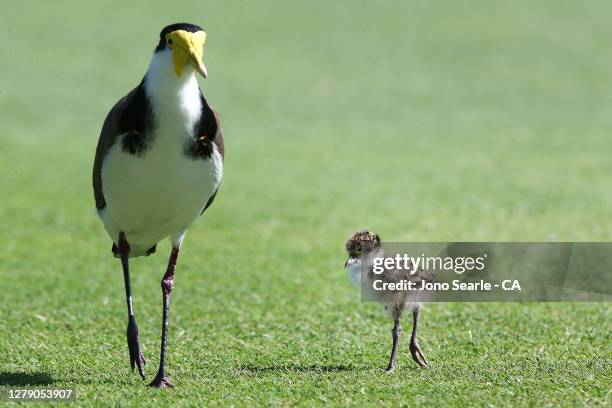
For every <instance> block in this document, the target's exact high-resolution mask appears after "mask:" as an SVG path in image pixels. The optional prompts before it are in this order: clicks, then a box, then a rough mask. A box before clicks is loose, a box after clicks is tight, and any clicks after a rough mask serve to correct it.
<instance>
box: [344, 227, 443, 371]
mask: <svg viewBox="0 0 612 408" xmlns="http://www.w3.org/2000/svg"><path fill="white" fill-rule="evenodd" d="M346 251H347V252H348V255H349V258H348V260H347V261H346V264H345V265H344V267H345V268H346V269H347V271H348V273H349V277H350V278H351V280H352V281H353V283H355V284H356V285H359V286H360V287H361V290H362V296H363V297H365V298H368V299H370V300H373V301H376V302H378V303H380V304H382V305H384V307H385V310H386V311H387V312H388V313H389V314H390V315H391V317H392V318H393V322H394V325H393V329H392V330H391V334H392V336H393V345H392V347H391V357H390V359H389V365H388V366H387V369H386V371H393V370H394V369H395V366H396V361H397V348H398V346H399V341H400V336H401V334H402V327H401V326H400V318H401V316H402V312H403V311H404V309H405V308H406V307H409V308H411V309H412V321H413V326H412V335H411V336H410V347H409V348H410V354H411V355H412V359H413V360H414V361H416V363H417V364H418V365H420V366H421V367H427V366H428V363H427V360H426V359H425V356H424V355H423V352H422V351H421V348H420V347H419V342H418V340H417V333H418V330H419V314H420V312H421V302H420V300H421V296H419V295H422V293H419V292H418V291H410V290H375V285H374V281H376V280H380V281H381V282H379V283H378V284H377V285H376V287H381V285H382V284H384V283H388V284H393V283H395V284H400V283H402V282H414V283H415V284H416V287H417V288H418V287H420V286H421V282H422V281H423V280H425V281H431V280H432V279H433V277H432V276H431V275H429V274H428V273H425V272H424V271H423V270H421V269H418V268H417V270H416V271H412V269H413V268H412V267H411V265H409V266H408V268H401V269H399V268H398V267H394V268H391V269H387V268H385V269H384V271H383V272H382V273H380V274H376V273H374V260H375V259H376V258H387V257H389V256H390V255H388V254H385V251H384V249H383V248H382V245H381V241H380V237H379V236H378V235H377V234H375V233H373V232H370V231H361V232H357V233H356V234H355V235H353V236H352V237H351V238H350V239H349V240H348V241H347V242H346ZM413 272H414V273H413ZM387 287H388V286H387Z"/></svg>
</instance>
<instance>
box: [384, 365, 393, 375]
mask: <svg viewBox="0 0 612 408" xmlns="http://www.w3.org/2000/svg"><path fill="white" fill-rule="evenodd" d="M394 371H395V364H393V365H391V364H389V365H388V366H387V368H385V372H387V373H392V372H394Z"/></svg>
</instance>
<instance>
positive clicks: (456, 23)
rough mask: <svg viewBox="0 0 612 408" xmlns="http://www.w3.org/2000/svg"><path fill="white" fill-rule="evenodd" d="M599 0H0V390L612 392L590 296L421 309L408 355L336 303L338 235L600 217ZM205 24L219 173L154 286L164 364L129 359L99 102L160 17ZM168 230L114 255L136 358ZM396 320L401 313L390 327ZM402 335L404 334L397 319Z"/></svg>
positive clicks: (407, 395) (409, 399) (116, 401)
mask: <svg viewBox="0 0 612 408" xmlns="http://www.w3.org/2000/svg"><path fill="white" fill-rule="evenodd" d="M611 12H612V6H610V4H609V2H605V1H589V2H580V1H559V2H552V1H546V2H539V3H533V2H529V1H512V2H506V3H502V2H487V1H471V2H465V3H460V2H452V1H408V2H402V1H337V2H319V1H316V2H312V1H291V2H282V1H263V2H257V3H252V2H246V1H225V2H214V3H213V2H203V1H187V2H181V3H180V4H179V3H172V2H159V1H151V2H146V3H145V2H140V3H136V2H122V1H121V2H120V1H108V2H92V3H86V2H73V1H55V2H43V1H27V0H26V1H22V2H19V3H11V4H10V5H9V4H8V3H7V4H6V5H5V6H4V7H3V12H2V15H0V29H1V30H2V35H0V66H1V72H2V75H0V123H1V124H2V126H1V128H0V174H1V176H0V191H1V192H2V194H1V198H0V222H1V223H2V224H1V225H0V240H1V242H2V245H1V246H0V280H1V281H2V282H3V289H2V295H1V300H2V302H0V312H1V315H0V333H1V336H0V385H2V384H3V385H9V386H14V385H27V384H31V385H36V384H38V385H51V386H54V387H76V389H77V393H78V403H79V405H82V406H90V405H99V404H103V405H121V406H139V405H159V404H162V403H172V404H176V405H180V404H182V405H199V404H206V405H213V404H215V403H216V404H218V405H251V404H253V403H261V404H272V405H293V404H303V405H317V404H321V405H323V404H355V405H368V404H376V405H380V404H388V405H399V404H409V405H413V404H417V403H429V404H433V405H445V404H457V405H465V404H470V405H472V404H476V405H487V404H490V405H507V404H508V403H510V402H512V403H514V404H521V405H529V404H535V405H551V406H558V405H559V404H586V403H588V404H597V403H599V404H601V405H608V404H609V403H610V398H611V396H610V389H611V388H612V387H611V383H612V381H611V374H610V372H611V370H610V364H611V361H612V347H611V341H610V340H611V334H610V306H609V304H606V303H601V304H569V303H568V304H441V305H431V306H428V307H427V308H426V309H425V311H424V314H423V318H422V325H423V326H422V330H421V333H422V334H421V345H422V347H423V350H424V352H425V354H426V355H427V357H428V359H429V360H430V362H431V363H432V368H431V369H429V370H419V369H418V368H417V367H416V365H415V364H414V363H413V362H412V361H411V360H410V358H409V353H408V352H407V344H406V343H404V345H403V348H402V354H401V358H400V367H399V369H398V371H397V372H396V373H395V374H394V375H390V376H389V375H385V374H384V373H383V372H382V368H384V365H385V363H386V359H387V353H388V351H389V350H388V349H389V347H390V344H389V343H390V335H389V329H390V328H391V324H390V322H389V321H388V320H387V319H386V318H385V317H384V316H383V315H382V314H381V313H380V312H379V310H378V308H377V307H376V306H374V305H371V304H362V303H360V302H359V300H358V299H359V296H358V294H357V293H355V291H354V290H353V289H354V288H352V287H351V285H350V284H349V283H348V281H347V279H346V276H345V274H344V271H343V270H342V265H343V264H344V260H345V259H344V257H345V254H344V251H343V243H344V241H345V239H346V238H347V237H348V236H349V235H350V234H351V233H352V232H354V231H355V230H357V229H361V228H370V229H372V230H375V231H377V232H378V233H380V235H381V236H382V238H383V239H386V240H389V241H446V240H449V241H461V240H469V241H479V240H480V241H505V240H517V241H529V240H533V241H540V240H563V241H607V240H610V238H611V237H612V224H611V223H610V219H611V218H612V207H611V204H612V189H611V188H610V186H611V177H610V175H611V174H612V160H610V153H611V152H612V138H611V137H610V131H611V129H612V126H611V125H612V115H610V112H611V109H612V96H611V95H612V93H611V92H610V89H612V70H611V68H612V53H611V52H610V38H612V25H610V24H609V16H610V13H611ZM177 21H188V22H193V23H196V24H199V25H202V26H203V27H204V28H205V29H206V30H207V32H208V41H207V46H206V49H205V54H204V56H205V62H206V64H207V67H208V70H209V73H210V78H209V79H208V80H206V81H201V86H202V88H203V92H204V94H205V95H206V97H207V99H208V100H209V102H210V103H211V104H213V105H214V106H215V108H216V109H217V110H218V111H219V112H220V114H221V120H222V125H223V129H224V136H225V143H226V150H227V155H226V162H225V164H226V169H225V178H224V183H223V186H222V189H221V191H220V193H219V196H218V197H217V200H216V201H215V204H214V206H213V207H212V208H211V209H210V210H209V211H207V214H206V216H205V217H203V218H202V219H200V220H198V222H197V223H196V224H195V225H194V226H193V227H192V228H191V230H190V232H189V234H188V235H187V238H186V241H185V245H184V247H183V251H182V258H181V259H180V262H179V267H178V274H177V278H176V288H175V291H174V292H173V295H172V296H173V300H172V310H171V316H170V318H171V329H170V339H169V347H170V349H169V350H170V351H169V358H170V359H169V375H170V378H171V379H172V380H173V382H174V383H175V385H176V386H177V389H176V390H175V391H174V392H170V393H168V392H165V391H161V392H159V391H155V390H150V389H148V388H147V387H145V386H144V385H143V384H142V383H141V381H140V380H139V378H138V377H137V376H136V375H132V374H131V373H130V371H129V364H128V363H129V361H128V355H127V349H126V347H125V325H126V323H127V322H126V319H125V306H124V303H125V300H124V295H123V282H122V275H121V269H120V265H119V263H118V262H117V261H116V260H115V259H113V258H112V257H111V256H110V240H109V239H108V238H107V237H106V235H105V233H104V231H103V228H102V225H101V223H100V222H99V221H98V220H97V219H96V216H95V212H94V201H93V196H92V192H91V187H90V184H91V182H90V180H91V166H92V161H93V154H94V149H95V145H96V142H97V138H98V134H99V130H100V127H101V124H102V121H103V119H104V117H105V115H106V113H107V111H108V110H109V109H110V107H111V106H112V105H113V104H114V102H115V101H116V100H117V99H118V98H119V97H120V96H122V95H123V94H125V93H126V92H127V91H128V90H129V89H131V87H133V86H135V85H136V84H137V83H138V82H139V81H140V79H141V78H142V76H143V75H144V72H145V69H146V66H147V64H148V61H149V59H150V56H151V53H152V50H153V48H154V46H155V45H156V43H157V41H158V33H159V31H160V30H161V28H162V27H163V26H165V25H167V24H170V23H173V22H177ZM168 249H169V248H168V245H167V244H163V245H161V246H159V247H158V254H157V255H155V256H153V257H149V258H146V259H137V260H135V261H133V262H132V269H133V291H134V302H135V310H136V317H137V320H138V324H139V328H140V337H141V344H142V347H143V348H144V352H145V356H146V358H147V360H148V362H149V365H148V370H147V371H148V374H149V377H151V376H152V375H153V373H154V371H155V368H156V365H157V356H158V348H159V327H160V319H161V305H160V303H161V295H160V290H159V280H160V278H161V275H162V274H163V270H164V267H165V263H166V253H167V252H168ZM408 327H410V326H409V324H408V322H406V323H405V328H408ZM406 337H407V336H406Z"/></svg>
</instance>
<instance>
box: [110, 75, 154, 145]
mask: <svg viewBox="0 0 612 408" xmlns="http://www.w3.org/2000/svg"><path fill="white" fill-rule="evenodd" d="M151 121H152V109H151V104H150V103H149V98H147V95H146V93H145V90H144V79H143V80H142V82H141V83H140V85H139V86H138V88H137V89H136V92H135V93H134V94H133V95H132V97H131V98H130V100H129V101H127V105H126V108H125V109H124V111H123V112H122V114H121V117H120V118H119V127H118V131H119V132H120V133H124V134H126V135H125V137H124V138H123V141H122V143H121V147H122V148H123V151H124V152H127V153H130V154H132V155H137V156H139V155H142V154H143V153H144V152H145V151H146V150H147V148H148V147H149V145H150V137H149V136H150V133H151V132H150V131H149V130H150V127H151Z"/></svg>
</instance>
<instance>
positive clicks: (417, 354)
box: [410, 341, 429, 368]
mask: <svg viewBox="0 0 612 408" xmlns="http://www.w3.org/2000/svg"><path fill="white" fill-rule="evenodd" d="M410 354H412V359H413V360H414V361H416V363H417V364H418V365H420V366H421V367H423V368H426V367H428V366H429V363H428V362H427V359H426V358H425V356H424V355H423V352H422V351H421V348H420V347H419V343H418V342H416V341H411V342H410Z"/></svg>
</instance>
